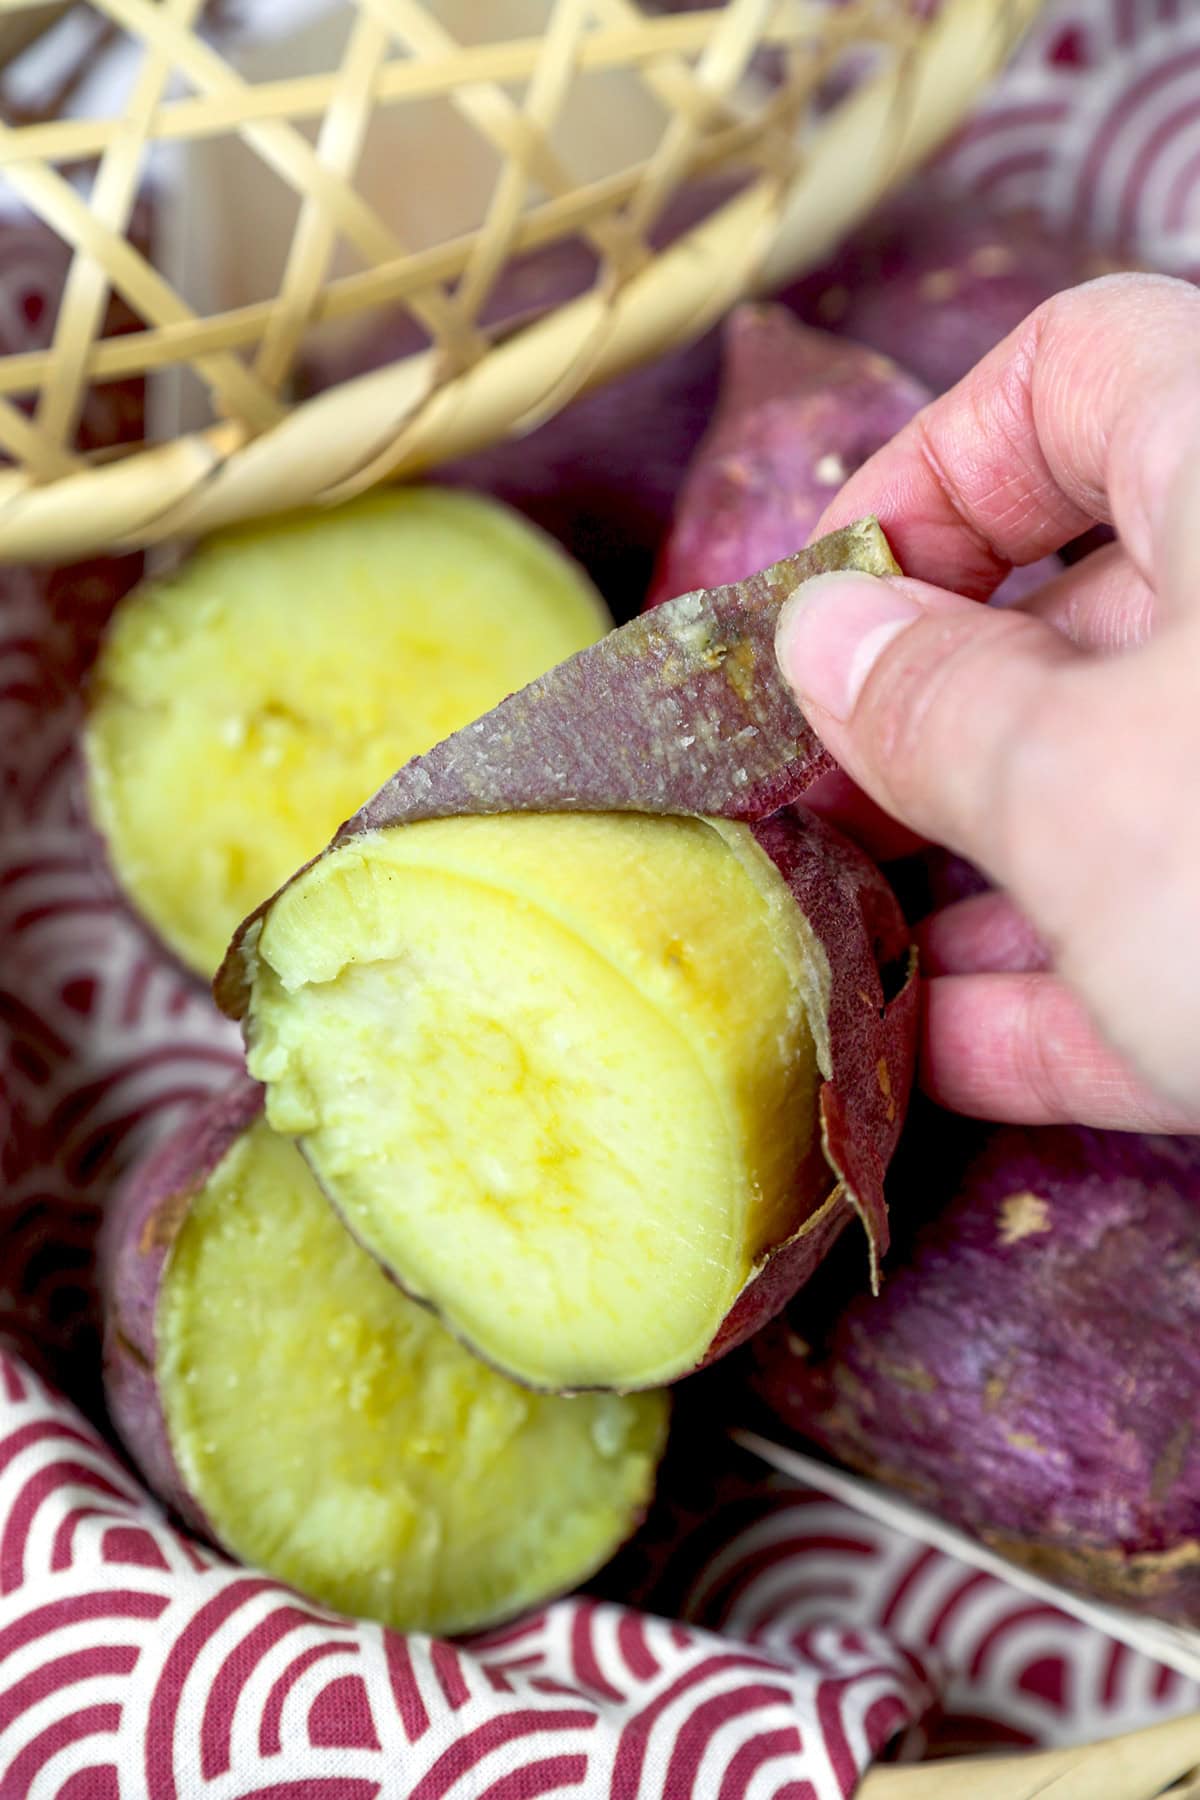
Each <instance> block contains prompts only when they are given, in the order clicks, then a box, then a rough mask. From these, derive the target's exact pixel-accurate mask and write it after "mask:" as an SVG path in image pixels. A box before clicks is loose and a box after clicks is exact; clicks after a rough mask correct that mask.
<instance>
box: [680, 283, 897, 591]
mask: <svg viewBox="0 0 1200 1800" xmlns="http://www.w3.org/2000/svg"><path fill="white" fill-rule="evenodd" d="M930 398H931V396H930V393H929V390H928V389H927V388H925V387H923V386H922V384H921V383H920V382H919V381H916V380H914V379H913V377H912V376H910V375H907V374H905V373H904V371H903V370H902V369H899V368H897V367H896V365H895V364H894V363H892V362H889V361H888V359H887V357H885V356H880V355H879V354H878V353H877V352H876V351H873V350H868V349H865V348H864V347H863V346H862V345H861V344H852V343H843V342H840V341H839V340H838V339H836V338H832V337H830V336H829V334H828V333H827V332H823V331H811V330H808V329H807V328H806V327H805V326H803V325H798V324H797V323H796V321H795V319H793V318H792V317H791V316H790V315H789V314H788V313H787V312H785V311H784V309H783V308H782V307H780V306H743V307H740V308H739V309H738V311H737V312H735V313H734V314H733V315H732V316H731V318H730V319H729V321H728V323H727V324H726V327H725V333H724V340H723V356H722V369H721V393H720V400H719V402H718V406H717V410H716V413H715V415H714V418H713V421H712V424H711V425H710V427H709V429H708V432H707V433H706V435H705V437H704V440H703V442H702V443H701V444H700V446H699V448H698V449H697V451H696V456H695V460H694V461H693V463H692V466H691V469H690V471H689V473H688V476H687V479H686V480H685V482H684V484H683V489H682V492H681V493H680V496H679V502H678V506H677V509H676V514H675V522H674V524H673V526H672V529H671V532H670V534H669V536H668V537H667V539H666V541H665V543H664V545H663V549H662V552H661V554H660V557H659V561H658V566H657V568H656V570H655V574H654V580H653V582H652V584H651V587H650V594H649V599H648V604H649V605H651V606H654V605H657V604H658V603H659V602H660V601H663V600H669V599H671V598H672V597H673V596H674V595H675V594H684V593H688V592H690V591H691V590H692V589H693V588H701V587H720V586H722V585H724V584H725V583H727V582H731V581H740V580H742V578H743V577H744V576H747V575H752V574H753V573H754V571H755V570H756V569H761V568H764V567H765V566H766V564H767V563H771V562H776V561H777V560H778V559H779V558H780V557H783V556H787V555H789V554H790V553H791V552H792V551H793V550H797V549H799V548H800V546H801V545H802V544H805V543H807V542H808V539H809V538H810V537H811V536H812V533H813V530H814V528H815V527H816V524H817V521H818V520H819V519H820V517H821V514H822V513H823V512H824V510H825V508H826V507H827V506H828V505H829V502H830V501H831V500H832V499H833V497H834V495H835V494H836V493H837V491H838V489H839V488H840V487H841V486H842V484H843V483H844V482H845V481H846V480H847V479H848V477H849V476H850V475H852V474H853V473H854V471H855V469H858V468H860V467H861V466H862V464H863V463H864V462H865V461H866V460H867V458H868V457H869V456H871V455H873V454H874V452H875V451H876V450H879V449H881V448H882V446H883V445H884V444H886V443H887V442H888V440H889V439H890V438H892V437H894V436H895V434H896V432H898V431H899V430H900V429H901V427H902V426H904V425H907V423H908V421H909V420H910V419H911V418H912V417H913V415H914V413H917V412H919V411H920V409H921V407H922V406H924V404H925V402H926V401H927V400H928V399H930Z"/></svg>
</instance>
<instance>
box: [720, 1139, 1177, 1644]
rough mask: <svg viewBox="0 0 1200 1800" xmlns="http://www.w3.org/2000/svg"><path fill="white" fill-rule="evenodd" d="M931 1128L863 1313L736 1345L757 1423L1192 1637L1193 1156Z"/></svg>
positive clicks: (1136, 1144) (798, 1322)
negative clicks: (771, 1418)
mask: <svg viewBox="0 0 1200 1800" xmlns="http://www.w3.org/2000/svg"><path fill="white" fill-rule="evenodd" d="M947 1123H952V1122H950V1121H946V1120H944V1119H942V1118H939V1117H938V1116H937V1115H933V1116H932V1117H931V1118H930V1120H929V1121H928V1122H927V1123H925V1124H924V1128H923V1130H922V1131H921V1132H920V1133H917V1134H913V1136H912V1138H911V1140H910V1141H909V1142H908V1143H907V1144H906V1146H905V1148H904V1151H903V1153H902V1154H903V1157H904V1163H905V1169H904V1176H903V1180H902V1181H901V1182H900V1183H899V1184H898V1192H899V1194H900V1196H902V1197H903V1198H904V1200H905V1204H906V1207H907V1209H908V1211H909V1212H910V1214H911V1215H915V1216H917V1217H922V1216H923V1217H924V1219H925V1223H923V1224H922V1226H921V1228H920V1230H919V1231H918V1232H917V1233H916V1235H915V1239H914V1241H912V1242H910V1243H908V1244H904V1245H900V1246H898V1248H897V1253H896V1255H895V1257H894V1259H893V1261H892V1264H891V1267H890V1269H889V1276H888V1281H887V1285H886V1287H885V1289H884V1291H883V1294H882V1296H881V1297H880V1298H879V1299H878V1300H872V1299H870V1298H869V1297H867V1296H865V1295H861V1296H857V1297H855V1298H853V1299H851V1300H850V1301H849V1303H848V1304H847V1305H845V1306H844V1307H843V1308H841V1309H840V1310H838V1311H836V1312H835V1313H834V1315H833V1316H832V1317H831V1318H830V1319H828V1320H826V1321H820V1322H819V1321H818V1320H817V1319H816V1318H815V1317H814V1315H813V1312H812V1310H811V1309H809V1310H807V1311H800V1310H797V1311H796V1312H794V1313H791V1314H785V1315H784V1316H783V1317H782V1318H780V1319H779V1320H777V1321H776V1322H775V1324H773V1325H772V1326H770V1327H769V1328H768V1329H767V1330H766V1331H765V1332H764V1333H763V1334H762V1336H761V1337H760V1338H758V1339H757V1340H756V1341H755V1343H754V1345H753V1346H752V1347H751V1353H750V1354H751V1356H752V1367H753V1371H754V1372H753V1381H754V1385H755V1387H756V1388H757V1390H758V1392H759V1393H760V1394H761V1395H762V1396H763V1397H764V1398H765V1399H766V1401H767V1402H768V1403H769V1405H770V1406H771V1408H772V1410H773V1411H774V1413H775V1414H776V1416H777V1417H778V1418H779V1419H780V1420H781V1421H782V1422H783V1423H784V1424H786V1425H787V1426H789V1427H790V1428H791V1429H793V1430H794V1431H797V1432H799V1433H800V1434H801V1435H802V1436H804V1437H805V1438H807V1439H810V1440H812V1441H814V1442H816V1443H817V1444H820V1445H822V1446H823V1447H824V1448H825V1449H826V1450H828V1451H830V1452H832V1454H833V1455H834V1456H836V1457H837V1458H838V1459H839V1460H840V1461H842V1462H845V1463H847V1464H849V1465H850V1466H851V1467H852V1468H855V1469H858V1470H861V1471H863V1472H864V1473H866V1474H869V1475H872V1476H874V1477H876V1478H877V1479H878V1480H879V1481H881V1482H883V1483H885V1484H887V1485H889V1486H892V1487H895V1488H898V1489H901V1490H902V1491H904V1492H905V1493H907V1494H908V1495H910V1496H911V1497H912V1498H913V1499H915V1500H917V1501H919V1502H920V1503H921V1504H922V1505H924V1506H927V1507H928V1508H929V1509H930V1510H931V1511H933V1512H935V1513H937V1514H939V1515H940V1516H941V1517H943V1518H946V1519H948V1520H950V1521H951V1522H952V1523H954V1524H957V1525H959V1526H961V1527H963V1528H964V1529H966V1530H967V1531H969V1532H971V1533H973V1534H974V1535H975V1536H977V1537H979V1538H981V1539H982V1540H983V1541H984V1543H986V1544H988V1545H989V1546H990V1547H991V1548H992V1549H994V1550H996V1551H999V1552H1000V1553H1001V1554H1002V1555H1005V1556H1008V1557H1011V1558H1012V1559H1013V1560H1014V1561H1016V1562H1019V1563H1022V1564H1024V1565H1025V1566H1026V1567H1027V1568H1031V1569H1033V1570H1035V1571H1037V1572H1038V1573H1039V1574H1042V1575H1045V1576H1048V1577H1049V1578H1050V1579H1052V1580H1056V1581H1061V1582H1064V1583H1065V1584H1066V1585H1068V1586H1070V1587H1074V1588H1079V1589H1081V1590H1082V1591H1084V1592H1086V1593H1089V1594H1093V1595H1095V1596H1097V1597H1099V1598H1101V1599H1105V1600H1112V1601H1117V1602H1119V1603H1122V1604H1124V1605H1127V1606H1132V1607H1135V1608H1137V1609H1138V1610H1141V1611H1146V1612H1150V1613H1156V1614H1159V1615H1161V1616H1163V1617H1166V1618H1175V1619H1180V1620H1185V1621H1187V1622H1189V1623H1191V1624H1197V1623H1200V1434H1198V1431H1197V1416H1198V1413H1200V1145H1198V1144H1197V1143H1195V1142H1194V1141H1191V1140H1187V1139H1171V1138H1154V1137H1138V1136H1137V1135H1135V1134H1133V1133H1120V1132H1099V1131H1085V1130H1081V1129H1045V1130H1019V1129H1017V1128H1015V1127H1006V1128H1004V1129H995V1130H993V1131H991V1132H987V1133H981V1132H980V1131H979V1130H978V1128H972V1133H971V1137H972V1140H973V1150H972V1152H971V1155H970V1159H969V1161H968V1162H967V1166H966V1169H965V1173H962V1172H959V1171H961V1168H962V1162H963V1160H964V1159H963V1157H962V1151H961V1148H959V1147H957V1145H956V1144H955V1140H954V1138H953V1137H952V1138H951V1140H950V1146H951V1147H949V1148H948V1146H947V1142H946V1134H945V1132H944V1129H943V1127H944V1126H945V1125H946V1124H947Z"/></svg>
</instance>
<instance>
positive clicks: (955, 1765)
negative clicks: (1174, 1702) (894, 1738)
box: [858, 1713, 1200, 1800]
mask: <svg viewBox="0 0 1200 1800" xmlns="http://www.w3.org/2000/svg"><path fill="white" fill-rule="evenodd" d="M1198 1760H1200V1713H1189V1714H1188V1715H1187V1716H1186V1717H1185V1718H1182V1719H1169V1720H1168V1721H1167V1722H1166V1723H1165V1724H1163V1725H1151V1726H1148V1727H1146V1728H1145V1729H1144V1730H1142V1731H1131V1732H1126V1733H1125V1734H1123V1735H1122V1736H1121V1737H1115V1738H1109V1739H1107V1740H1105V1741H1104V1742H1101V1743H1099V1744H1088V1745H1081V1746H1079V1747H1078V1748H1076V1749H1070V1750H1045V1751H1041V1752H1035V1753H1034V1754H1032V1755H1022V1756H997V1757H971V1758H968V1759H966V1760H963V1759H959V1758H955V1759H954V1760H952V1761H948V1762H942V1763H937V1762H934V1763H922V1764H921V1765H920V1766H919V1767H910V1768H875V1769H871V1770H870V1771H869V1772H868V1774H867V1775H866V1776H865V1777H864V1779H863V1780H862V1782H861V1783H860V1785H859V1788H858V1795H859V1800H963V1797H964V1796H969V1797H970V1800H1050V1797H1051V1796H1052V1797H1053V1800H1158V1796H1159V1795H1164V1794H1166V1793H1167V1791H1168V1790H1170V1791H1171V1792H1172V1793H1176V1792H1177V1790H1176V1789H1175V1788H1174V1785H1173V1784H1174V1783H1176V1782H1178V1781H1179V1780H1180V1778H1181V1777H1183V1776H1187V1775H1189V1774H1192V1773H1194V1772H1195V1769H1196V1764H1197V1761H1198ZM1185 1794H1186V1790H1185Z"/></svg>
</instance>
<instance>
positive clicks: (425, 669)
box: [85, 488, 608, 977]
mask: <svg viewBox="0 0 1200 1800" xmlns="http://www.w3.org/2000/svg"><path fill="white" fill-rule="evenodd" d="M607 624H608V618H607V615H606V613H605V611H604V608H603V606H602V604H601V602H600V600H599V597H598V596H597V594H596V593H595V591H594V589H593V588H592V587H591V586H590V584H589V583H588V581H587V579H586V577H585V576H584V575H583V573H582V571H581V570H579V569H578V568H576V567H575V565H574V564H573V563H570V562H569V561H568V560H567V559H566V558H565V557H564V556H562V555H561V553H560V552H559V551H558V550H557V548H556V547H555V546H554V545H553V544H551V543H550V541H549V540H548V539H547V538H544V537H543V536H542V535H541V534H540V533H539V532H537V531H535V530H534V529H533V528H532V527H531V526H529V525H527V524H526V523H525V522H524V521H523V520H522V519H520V518H519V517H518V516H517V515H516V514H515V513H511V512H509V511H507V510H506V509H505V508H503V507H500V506H498V505H496V504H495V503H493V502H491V501H489V500H485V499H483V498H481V497H479V496H478V495H467V494H457V493H449V492H444V491H441V490H439V489H435V488H410V489H404V490H395V491H391V492H382V493H377V494H374V495H371V496H369V497H368V498H366V499H363V500H358V501H355V502H354V503H352V504H351V505H349V506H345V507H342V508H340V509H338V510H337V511H324V512H319V511H314V512H307V513H299V514H296V515H295V516H293V517H292V518H286V519H277V520H272V521H270V522H269V523H266V524H260V525H254V526H250V527H246V528H243V529H239V530H235V531H229V532H225V533H222V534H220V535H219V536H217V537H214V538H213V539H211V540H210V541H209V542H208V543H206V544H205V545H203V546H202V547H201V548H200V549H199V550H198V551H197V552H196V553H195V555H194V556H192V558H191V559H190V560H189V561H188V562H186V563H185V564H184V566H183V567H182V568H181V570H180V571H179V572H178V574H176V575H175V576H174V577H173V578H172V579H170V580H168V581H163V582H158V583H151V584H147V585H146V586H144V587H142V588H139V589H138V590H137V591H136V592H135V593H133V594H131V595H130V596H128V598H126V599H125V600H124V601H123V602H122V603H121V605H120V606H119V607H118V609H117V612H116V614H115V617H114V619H113V621H112V624H111V626H110V629H109V634H108V637H107V640H106V642H105V645H104V647H103V649H102V651H101V655H100V658H99V661H98V664H97V666H96V670H95V673H94V677H93V686H92V697H91V707H90V712H89V717H88V724H87V730H86V740H85V741H86V751H87V762H88V772H89V783H90V797H91V805H92V812H93V817H94V818H95V819H96V821H97V823H98V825H99V827H100V830H101V832H102V834H103V836H104V839H105V841H106V846H107V849H108V854H109V859H110V862H111V865H112V867H113V869H114V870H115V872H116V875H117V877H118V879H119V880H120V882H121V883H122V885H123V886H124V888H125V889H126V891H127V892H128V893H129V895H130V896H131V898H132V899H133V901H134V903H135V904H136V905H137V907H138V908H139V910H140V911H141V912H142V913H143V915H144V916H145V918H146V919H147V920H148V922H149V923H150V925H151V926H152V927H153V928H154V930H155V931H156V932H157V934H158V935H159V937H161V938H162V940H163V941H164V942H165V943H166V944H167V945H168V946H169V947H170V948H171V949H172V950H173V951H175V952H176V954H177V955H178V956H179V957H180V959H181V960H182V961H183V962H185V963H186V964H187V965H188V966H189V967H190V968H192V969H195V970H196V971H197V972H198V973H200V974H202V975H204V976H206V977H211V976H212V973H213V971H214V970H215V969H216V967H217V964H218V963H219V962H220V960H221V957H222V955H223V953H224V951H225V948H226V946H227V944H228V942H229V939H230V937H231V936H232V934H233V931H234V929H235V927H236V926H237V924H238V923H239V921H240V920H241V919H243V918H244V917H245V915H246V914H247V913H248V912H249V911H250V909H251V908H252V907H254V906H256V905H257V904H258V902H259V901H260V900H262V899H264V898H265V897H266V895H268V894H270V893H271V892H272V891H273V890H274V889H275V888H276V887H277V886H278V885H279V883H280V882H281V881H283V880H284V879H285V878H286V877H287V876H288V875H289V874H290V873H291V872H292V870H293V869H295V868H296V866H297V865H298V864H299V863H301V862H303V860H304V859H305V857H307V856H311V855H312V854H313V853H314V852H315V851H316V850H318V849H319V848H320V847H321V845H322V844H323V843H325V842H326V840H327V839H328V837H329V835H330V834H331V832H333V831H334V830H335V829H336V828H337V826H338V825H340V824H341V822H342V820H343V819H345V818H346V817H347V816H348V815H349V814H350V813H351V812H352V811H353V809H354V808H355V807H356V806H357V805H359V804H360V803H361V801H362V799H363V796H364V795H365V794H369V793H371V792H372V790H373V789H374V788H376V787H377V786H378V785H379V783H380V782H381V781H382V780H384V779H385V777H386V776H387V775H388V774H389V772H390V771H391V770H392V769H394V768H395V767H396V766H397V763H399V762H401V761H403V760H404V759H405V758H406V757H408V756H411V755H413V754H415V753H416V752H417V751H419V750H425V749H427V748H428V747H429V746H430V745H431V744H433V743H436V742H437V741H438V740H439V739H440V738H443V737H445V735H446V734H447V732H449V731H452V730H454V728H455V727H456V726H458V725H461V724H463V723H465V722H466V720H468V719H471V718H474V717H475V715H476V714H477V713H479V712H482V711H484V710H485V709H486V708H487V707H488V706H491V705H493V704H494V703H495V702H496V701H497V700H499V699H501V698H502V696H503V695H505V694H507V693H509V692H510V691H511V690H512V689H513V688H516V687H520V686H521V685H522V684H523V683H524V682H526V681H528V680H529V679H530V678H531V677H532V676H534V675H537V674H540V673H541V671H542V670H543V669H546V668H549V667H550V666H551V665H552V664H554V663H556V662H558V661H560V660H561V659H562V658H563V657H564V656H569V655H570V654H571V653H572V652H573V651H575V650H578V649H581V648H582V647H583V646H584V645H586V644H590V643H594V642H595V640H596V639H597V638H598V637H599V636H601V634H602V633H603V631H604V630H605V628H606V626H607Z"/></svg>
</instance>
